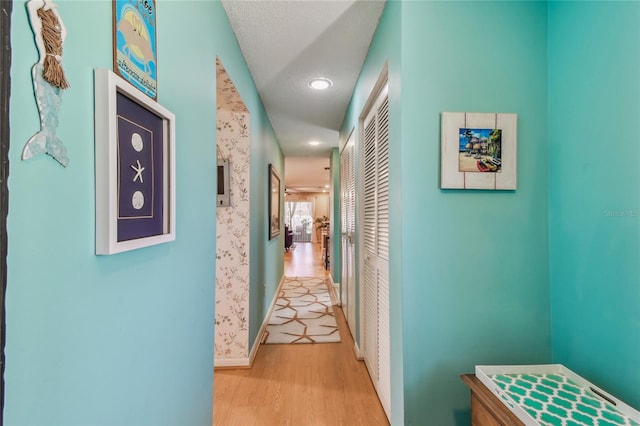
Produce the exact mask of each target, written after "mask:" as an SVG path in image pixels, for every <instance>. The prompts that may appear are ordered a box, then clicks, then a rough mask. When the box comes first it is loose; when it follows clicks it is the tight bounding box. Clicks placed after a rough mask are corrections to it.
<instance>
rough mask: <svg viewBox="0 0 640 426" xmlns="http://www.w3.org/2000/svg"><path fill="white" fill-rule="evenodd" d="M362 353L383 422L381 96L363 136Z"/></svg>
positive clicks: (386, 365)
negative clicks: (381, 410) (381, 408)
mask: <svg viewBox="0 0 640 426" xmlns="http://www.w3.org/2000/svg"><path fill="white" fill-rule="evenodd" d="M363 136H364V137H363V150H362V152H363V178H364V179H363V184H364V194H363V250H361V252H362V253H363V256H364V259H363V263H362V265H363V271H362V272H363V273H362V277H363V279H362V284H363V293H364V297H363V303H364V306H363V315H364V318H363V324H364V330H363V331H364V333H363V349H364V360H365V363H366V365H367V368H368V370H369V374H370V375H371V378H372V380H373V383H374V385H375V387H376V391H377V392H378V396H379V398H380V401H381V403H382V406H383V408H384V409H385V411H386V413H387V416H389V414H390V402H391V396H390V389H391V375H390V372H391V368H390V352H391V351H390V343H389V342H390V339H389V101H388V89H387V87H386V86H385V88H384V89H383V90H382V92H381V93H380V95H379V97H378V99H377V100H376V102H375V104H374V105H373V107H372V109H371V112H370V113H369V115H367V117H366V119H365V121H364V135H363Z"/></svg>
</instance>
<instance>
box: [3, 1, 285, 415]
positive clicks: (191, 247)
mask: <svg viewBox="0 0 640 426" xmlns="http://www.w3.org/2000/svg"><path fill="white" fill-rule="evenodd" d="M59 11H60V14H61V15H62V18H63V20H64V23H65V24H66V26H67V30H68V36H67V39H66V42H65V46H64V48H65V50H64V66H65V70H66V72H67V76H68V79H69V81H70V83H71V88H70V89H68V90H67V91H66V92H65V93H64V95H63V101H62V109H61V112H60V127H59V129H58V135H59V137H60V138H61V139H62V140H63V141H64V143H65V144H66V146H67V148H68V151H69V157H70V159H71V164H70V166H69V167H68V168H67V169H64V168H62V167H61V166H59V165H58V164H57V163H56V162H55V161H54V160H53V159H51V158H49V157H47V156H42V157H38V158H35V159H33V160H30V161H28V162H23V161H21V160H20V154H21V150H22V147H23V145H24V143H25V142H26V141H27V139H28V138H29V137H30V136H31V135H32V134H33V133H35V131H37V130H38V129H39V118H38V112H37V108H36V104H35V100H34V96H33V89H32V83H31V67H32V65H33V64H34V62H36V60H37V52H36V48H35V44H34V42H33V34H32V32H31V29H30V27H29V24H28V19H27V14H26V10H25V7H24V2H15V6H14V12H13V20H12V43H13V62H12V74H11V78H12V86H11V95H12V96H11V117H10V120H11V150H10V153H9V156H10V161H11V164H10V167H11V168H10V179H9V190H10V206H9V208H10V210H9V218H8V237H9V256H8V268H7V272H8V289H7V298H6V302H7V321H6V324H7V345H6V356H7V364H6V373H5V379H6V404H5V421H6V423H7V424H10V425H34V424H43V425H44V424H46V425H63V424H64V425H74V424H75V425H97V424H104V425H107V424H111V425H114V424H117V425H127V424H130V425H163V424H166V425H175V424H193V425H194V424H209V425H210V424H211V418H212V374H213V321H214V275H215V265H214V262H215V234H216V232H215V195H214V194H215V173H214V171H215V167H214V166H215V158H216V149H215V144H216V136H215V132H216V130H215V126H214V124H213V123H215V111H216V105H215V57H216V55H219V56H220V58H221V60H222V62H223V63H224V65H225V67H226V69H227V71H228V73H229V75H230V76H231V78H232V79H233V81H234V83H235V85H236V87H237V88H238V90H239V92H240V93H241V96H242V98H243V100H244V101H245V103H246V104H247V106H248V107H249V110H250V111H251V120H252V122H251V126H252V129H256V133H255V134H253V133H252V142H251V143H252V149H253V148H254V147H256V146H259V145H265V147H263V148H261V151H260V152H259V153H258V154H257V155H267V156H272V157H273V158H272V159H270V161H272V162H274V163H277V162H278V161H281V155H280V154H279V148H277V143H276V142H275V138H274V137H273V134H272V132H271V130H270V126H269V125H268V120H266V117H265V114H264V110H263V109H262V106H261V104H260V101H259V97H258V96H257V93H256V91H255V87H254V85H253V81H252V80H251V77H250V74H249V71H248V69H247V67H246V65H245V62H244V59H243V58H242V55H241V54H240V51H239V49H238V46H237V43H236V40H235V37H234V35H233V32H232V31H231V29H230V27H229V24H228V21H227V18H226V14H225V13H224V10H223V9H222V6H221V5H220V3H219V2H201V1H180V2H178V1H160V2H158V4H157V26H158V68H159V73H158V74H159V82H158V87H159V97H158V101H159V102H160V103H161V104H162V105H163V106H165V107H167V108H168V109H170V110H171V111H172V112H173V113H174V114H175V115H176V124H177V133H176V173H177V178H176V190H177V215H176V219H177V239H176V241H175V242H171V243H167V244H162V245H158V246H154V247H149V248H144V249H139V250H135V251H131V252H126V253H121V254H117V255H112V256H95V255H94V247H95V237H94V233H95V220H94V216H95V208H94V198H95V192H94V149H93V144H94V136H93V102H94V99H93V69H94V68H96V67H103V68H111V67H112V56H111V40H112V23H111V2H110V1H94V2H75V1H60V2H59ZM252 155H253V153H252ZM253 167H254V164H252V191H254V192H256V193H258V192H259V190H260V191H262V189H264V192H265V193H266V183H265V186H264V188H262V185H261V181H260V179H261V178H260V176H265V177H266V171H265V172H264V174H262V171H259V172H258V168H259V167H262V166H260V165H258V164H257V162H256V164H255V167H256V169H255V173H254V169H253ZM264 170H266V166H265V167H264ZM254 177H255V179H254ZM253 180H255V188H254V186H253V185H254V182H253ZM258 188H259V189H258ZM265 206H266V202H260V201H259V202H257V203H256V204H255V205H252V209H255V210H252V215H253V214H254V213H255V215H256V216H258V217H260V218H263V217H266V208H265ZM265 221H266V219H265ZM254 226H255V228H254ZM264 226H265V225H258V224H256V225H254V224H252V234H253V233H254V231H255V232H256V233H257V232H260V230H261V227H262V228H264ZM256 238H258V237H257V236H256ZM265 244H266V243H265ZM263 247H264V250H263V251H261V250H260V245H258V244H256V248H255V250H256V253H255V254H254V253H253V250H254V247H253V243H252V261H253V260H255V261H256V262H258V263H262V265H263V269H262V270H257V271H256V272H254V271H253V270H252V273H255V277H256V280H257V279H259V278H261V277H262V278H264V277H266V278H265V281H266V280H272V281H276V280H275V279H274V277H273V276H274V275H277V271H271V270H268V268H267V267H266V266H264V260H263V261H262V262H260V259H261V258H263V257H265V258H266V257H268V258H272V257H273V258H276V260H278V256H277V255H273V250H275V248H274V247H271V246H268V247H267V246H266V245H264V244H263ZM270 261H271V260H270ZM279 262H280V264H281V263H282V260H281V257H280V258H279ZM252 278H253V276H252ZM252 285H253V283H252Z"/></svg>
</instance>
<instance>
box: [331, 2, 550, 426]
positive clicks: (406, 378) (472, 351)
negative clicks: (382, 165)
mask: <svg viewBox="0 0 640 426" xmlns="http://www.w3.org/2000/svg"><path fill="white" fill-rule="evenodd" d="M546 26H547V8H546V4H545V3H544V2H395V1H390V2H388V3H387V6H386V9H385V13H384V15H383V17H382V20H381V22H380V25H379V27H378V30H377V33H376V37H375V39H374V41H373V43H372V45H371V49H370V53H369V56H368V58H367V60H366V61H365V65H364V68H363V71H362V73H361V77H360V80H359V82H358V84H357V86H356V91H355V93H354V96H353V98H352V103H351V106H350V109H349V111H348V113H347V117H346V119H345V123H344V124H343V126H342V131H341V138H346V136H348V132H349V131H350V129H351V128H353V127H354V126H357V116H358V115H359V114H360V112H361V111H362V107H363V104H364V100H366V98H367V96H368V95H369V92H370V91H371V89H372V87H373V83H374V82H375V79H376V78H377V76H378V74H379V72H380V70H381V69H382V66H383V64H384V62H385V60H388V63H389V76H390V91H389V98H390V104H391V112H390V120H391V154H390V156H391V158H390V160H391V186H392V197H393V200H392V202H391V203H390V204H391V205H392V206H393V210H392V212H391V231H392V232H391V235H392V240H391V253H390V281H391V285H390V286H391V290H390V291H391V294H390V298H391V336H392V339H393V340H392V355H391V374H392V395H393V399H392V413H391V421H392V424H407V425H424V424H434V425H436V424H437V425H453V424H457V425H464V424H469V423H470V414H469V392H468V389H467V388H466V386H465V385H464V384H463V383H462V381H461V380H460V379H459V378H458V376H459V375H460V374H462V373H467V372H473V371H474V366H475V365H477V364H525V363H527V364H536V363H545V362H549V361H550V360H551V335H550V333H551V330H550V319H549V305H550V301H549V278H548V277H549V269H548V263H549V252H548V232H547V231H548V201H547V200H548V198H547V195H548V166H547V160H548V150H547V144H546V134H547V78H546V71H547V56H546V55H547V51H546V47H547V41H546ZM445 111H454V112H455V111H462V112H514V113H517V114H518V115H519V118H518V151H519V153H518V157H519V163H518V190H517V191H456V190H441V189H440V188H439V181H440V114H441V113H442V112H445ZM358 339H359V336H358ZM399 377H401V378H399ZM398 394H400V396H399V395H398Z"/></svg>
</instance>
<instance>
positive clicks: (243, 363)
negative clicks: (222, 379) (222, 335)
mask: <svg viewBox="0 0 640 426" xmlns="http://www.w3.org/2000/svg"><path fill="white" fill-rule="evenodd" d="M283 284H284V275H283V276H282V278H281V279H280V284H278V288H277V289H276V292H275V293H274V295H273V300H272V301H271V305H270V306H269V312H267V316H265V317H264V319H263V320H262V325H261V326H260V330H259V331H258V334H257V336H256V340H255V341H254V342H253V346H252V347H251V352H250V353H249V357H248V358H228V359H214V360H213V368H214V369H225V368H226V369H232V368H251V366H252V365H253V361H255V359H256V355H258V349H259V348H260V344H261V343H262V335H263V334H264V331H265V330H266V328H267V325H269V318H271V313H272V312H273V309H274V307H275V306H276V300H278V295H279V294H280V288H281V287H282V285H283Z"/></svg>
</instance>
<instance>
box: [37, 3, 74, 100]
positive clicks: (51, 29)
mask: <svg viewBox="0 0 640 426" xmlns="http://www.w3.org/2000/svg"><path fill="white" fill-rule="evenodd" d="M38 18H40V21H41V22H42V40H43V41H44V48H45V51H46V53H47V56H46V57H45V58H44V63H43V72H42V77H43V78H44V79H45V81H47V82H48V83H49V84H51V85H52V86H54V87H59V88H61V89H67V88H69V82H68V81H67V78H66V77H65V75H64V69H63V68H62V35H61V30H60V23H59V22H58V18H57V17H56V15H55V14H54V13H53V10H45V8H44V7H43V8H40V9H38Z"/></svg>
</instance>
